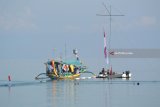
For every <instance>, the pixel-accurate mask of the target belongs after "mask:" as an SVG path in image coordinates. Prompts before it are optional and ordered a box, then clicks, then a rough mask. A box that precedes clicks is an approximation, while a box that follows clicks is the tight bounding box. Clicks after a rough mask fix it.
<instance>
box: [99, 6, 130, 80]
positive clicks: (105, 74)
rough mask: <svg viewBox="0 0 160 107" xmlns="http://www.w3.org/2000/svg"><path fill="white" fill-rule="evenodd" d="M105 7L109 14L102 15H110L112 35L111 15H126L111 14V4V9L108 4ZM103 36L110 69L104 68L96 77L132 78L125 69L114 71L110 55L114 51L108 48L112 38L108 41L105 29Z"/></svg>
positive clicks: (105, 56) (107, 64) (107, 63)
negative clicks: (120, 71)
mask: <svg viewBox="0 0 160 107" xmlns="http://www.w3.org/2000/svg"><path fill="white" fill-rule="evenodd" d="M104 6H105V5H104ZM105 8H106V9H107V12H108V14H109V15H100V16H109V17H110V36H111V16H124V15H112V14H111V13H112V12H111V6H110V11H109V9H108V8H107V7H106V6H105ZM103 36H104V58H105V62H106V68H108V70H107V71H105V70H104V68H103V69H102V71H101V72H100V73H99V74H98V76H96V78H131V73H130V71H125V72H123V73H117V72H112V66H111V65H110V62H109V57H110V55H112V54H113V52H110V49H108V48H110V46H109V45H110V42H109V40H111V39H108V42H107V38H108V37H106V36H107V35H106V33H105V30H104V35H103ZM110 67H111V68H110ZM109 68H110V69H109Z"/></svg>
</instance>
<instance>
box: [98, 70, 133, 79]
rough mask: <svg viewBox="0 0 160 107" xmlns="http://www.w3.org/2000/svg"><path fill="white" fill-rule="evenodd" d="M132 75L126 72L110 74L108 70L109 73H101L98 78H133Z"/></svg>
mask: <svg viewBox="0 0 160 107" xmlns="http://www.w3.org/2000/svg"><path fill="white" fill-rule="evenodd" d="M131 75H132V74H131V73H130V71H125V72H123V73H116V72H113V73H110V72H109V70H108V72H100V73H99V74H98V76H96V78H109V79H112V78H131Z"/></svg>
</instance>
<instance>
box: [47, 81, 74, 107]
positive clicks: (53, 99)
mask: <svg viewBox="0 0 160 107" xmlns="http://www.w3.org/2000/svg"><path fill="white" fill-rule="evenodd" d="M46 91H47V102H48V104H49V105H48V107H66V106H67V107H75V105H76V104H75V103H76V88H75V82H74V81H72V80H65V81H63V80H60V81H58V80H53V81H50V83H49V84H47V90H46Z"/></svg>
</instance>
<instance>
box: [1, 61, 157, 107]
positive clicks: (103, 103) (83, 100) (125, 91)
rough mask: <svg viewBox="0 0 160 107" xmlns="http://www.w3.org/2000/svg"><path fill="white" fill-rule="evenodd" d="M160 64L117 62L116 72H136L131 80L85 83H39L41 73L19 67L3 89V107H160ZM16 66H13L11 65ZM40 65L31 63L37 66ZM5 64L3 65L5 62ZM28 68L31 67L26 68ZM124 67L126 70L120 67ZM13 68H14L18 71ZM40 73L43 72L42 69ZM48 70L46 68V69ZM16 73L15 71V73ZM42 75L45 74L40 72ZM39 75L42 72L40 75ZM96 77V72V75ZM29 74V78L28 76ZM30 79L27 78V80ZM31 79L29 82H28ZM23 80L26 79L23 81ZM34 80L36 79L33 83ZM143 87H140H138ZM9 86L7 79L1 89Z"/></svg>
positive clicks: (151, 62)
mask: <svg viewBox="0 0 160 107" xmlns="http://www.w3.org/2000/svg"><path fill="white" fill-rule="evenodd" d="M159 61H160V60H157V59H149V60H139V61H137V60H127V61H125V63H126V64H125V63H121V61H120V60H119V61H117V60H116V61H115V62H113V63H114V64H115V66H116V67H115V69H121V68H124V67H125V66H127V68H130V70H131V71H132V78H131V79H130V80H124V79H112V80H108V79H95V78H92V79H85V80H61V81H57V80H54V81H51V80H48V81H43V82H40V81H35V80H34V79H33V76H31V75H34V76H35V74H36V73H37V72H38V71H34V72H33V70H30V71H29V68H26V69H27V70H25V69H24V66H20V67H19V66H18V65H19V63H18V65H17V64H14V67H16V66H17V67H19V69H18V70H24V71H21V72H23V73H24V75H23V76H21V77H19V76H20V75H21V73H20V72H18V71H17V72H16V71H15V74H16V75H17V76H16V75H15V74H14V73H12V74H14V75H13V77H12V78H13V79H14V80H13V81H12V82H11V84H14V85H15V86H11V87H8V86H1V87H0V106H1V107H159V106H160V78H159V75H160V72H159V66H160V63H159ZM10 63H12V62H10ZM35 63H36V62H34V61H33V62H32V64H31V63H28V66H29V65H30V66H31V65H36V64H35ZM1 64H3V63H2V62H1ZM26 65H27V64H26ZM120 65H122V66H120ZM14 67H13V68H14ZM36 69H39V70H43V69H42V68H38V65H37V66H36V68H35V69H34V70H36ZM44 69H45V68H44ZM14 70H15V69H14ZM40 72H41V71H40ZM38 73H39V72H38ZM95 73H96V72H95ZM1 74H3V75H2V76H1V77H2V78H4V77H5V76H4V75H5V73H2V72H1ZM27 74H28V75H27ZM24 76H26V77H24ZM27 76H28V78H27ZM22 77H23V78H22ZM31 78H32V79H31ZM138 83H139V85H138ZM2 84H8V81H6V80H5V79H1V80H0V85H2Z"/></svg>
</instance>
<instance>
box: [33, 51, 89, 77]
mask: <svg viewBox="0 0 160 107" xmlns="http://www.w3.org/2000/svg"><path fill="white" fill-rule="evenodd" d="M73 54H75V56H76V59H75V60H64V61H62V60H54V59H52V60H49V61H47V62H46V63H44V64H45V66H46V73H41V74H39V75H38V76H36V79H45V78H41V76H42V75H44V74H45V75H46V76H47V78H48V77H49V78H50V79H52V80H54V79H75V78H78V77H79V76H80V75H81V73H86V72H88V71H87V70H86V69H87V67H86V66H84V65H83V64H82V62H81V61H80V60H79V57H78V55H77V54H78V52H77V50H73ZM88 73H90V72H88Z"/></svg>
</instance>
